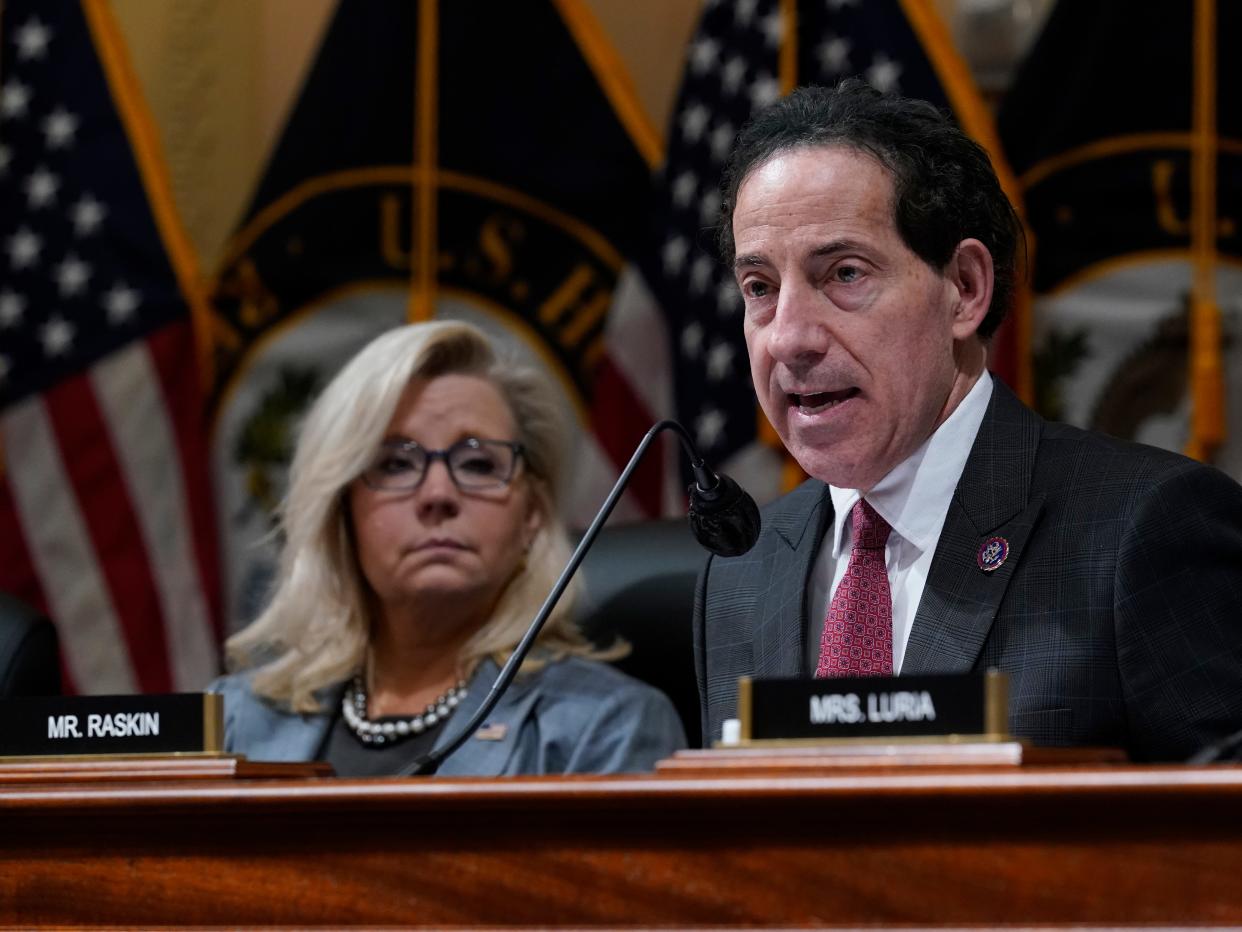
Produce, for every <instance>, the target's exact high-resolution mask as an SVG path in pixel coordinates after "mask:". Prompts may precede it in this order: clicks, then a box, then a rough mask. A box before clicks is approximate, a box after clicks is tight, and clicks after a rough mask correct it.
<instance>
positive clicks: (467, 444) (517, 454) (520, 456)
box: [360, 437, 527, 492]
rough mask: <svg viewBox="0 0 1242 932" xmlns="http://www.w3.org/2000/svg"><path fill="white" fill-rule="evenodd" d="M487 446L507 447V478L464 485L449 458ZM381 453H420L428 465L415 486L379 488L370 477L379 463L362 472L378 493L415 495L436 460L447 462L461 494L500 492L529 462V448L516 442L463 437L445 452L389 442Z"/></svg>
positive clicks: (407, 442) (415, 443) (413, 442)
mask: <svg viewBox="0 0 1242 932" xmlns="http://www.w3.org/2000/svg"><path fill="white" fill-rule="evenodd" d="M484 444H488V445H491V446H501V447H508V448H509V449H510V450H511V451H512V452H513V463H512V465H511V466H510V467H509V472H508V474H507V475H506V476H505V477H504V479H502V480H499V481H496V482H495V483H494V484H490V485H468V484H467V485H462V483H461V480H460V479H458V477H457V471H456V470H455V469H454V468H453V464H452V461H451V460H450V459H449V457H450V456H451V455H452V454H453V453H454V452H455V451H457V450H461V449H475V450H477V449H480V448H481V447H482V446H483V445H484ZM380 450H381V451H384V450H407V451H408V450H418V451H420V452H421V453H422V454H423V455H424V456H425V457H426V462H425V463H424V464H423V470H422V473H421V474H420V475H419V477H418V479H417V481H415V482H414V484H413V485H402V486H385V485H376V484H375V483H374V482H373V481H372V480H371V478H370V476H368V475H367V474H368V473H369V472H371V470H372V469H374V468H375V466H376V465H377V464H375V463H373V464H372V465H370V466H368V467H367V468H366V469H364V470H363V471H362V475H361V477H360V478H361V479H362V482H363V484H364V485H366V487H367V488H369V489H374V490H375V491H377V492H413V491H414V490H415V489H417V488H418V487H419V486H421V485H422V484H423V482H424V481H426V479H427V474H428V473H429V472H431V464H432V463H434V462H435V461H436V460H440V461H441V462H443V463H444V468H445V469H446V470H448V474H449V478H450V479H451V480H452V481H453V485H454V486H456V487H457V489H458V490H459V491H461V492H488V491H495V490H497V489H504V488H508V486H509V485H510V484H512V482H513V480H514V479H515V478H516V477H517V473H518V463H519V462H527V460H526V445H525V444H524V443H521V442H520V441H517V440H491V439H487V438H483V437H464V438H462V439H461V440H458V441H457V442H456V443H454V444H453V445H452V446H450V447H446V448H445V449H443V450H428V449H427V448H426V447H424V446H423V445H422V444H420V443H419V442H418V441H416V440H386V441H384V443H382V444H381V445H380Z"/></svg>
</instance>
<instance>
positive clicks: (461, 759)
mask: <svg viewBox="0 0 1242 932" xmlns="http://www.w3.org/2000/svg"><path fill="white" fill-rule="evenodd" d="M499 673H500V668H499V667H498V666H497V665H496V664H495V663H494V662H493V661H492V660H490V659H485V660H482V661H480V662H479V665H478V666H477V667H476V668H475V671H474V675H473V676H471V677H470V687H469V689H468V690H467V692H466V698H465V699H463V700H462V703H461V705H459V706H458V707H457V709H456V711H454V712H453V717H452V718H450V719H449V720H448V724H447V725H445V726H444V730H443V731H442V732H441V733H440V737H439V738H438V739H436V742H435V748H436V750H439V749H440V748H441V747H442V746H444V745H446V744H448V743H449V742H450V741H452V740H453V739H454V738H456V737H457V736H458V735H459V734H461V732H462V730H463V729H464V728H465V727H466V723H467V722H469V721H470V717H471V716H472V715H474V713H475V712H476V711H477V710H478V708H479V706H481V705H482V704H483V700H484V699H485V698H486V697H487V694H488V692H489V691H490V690H491V687H492V683H494V682H495V680H496V676H497V674H499ZM537 684H538V677H522V676H520V675H519V676H517V677H515V678H514V680H513V682H512V683H510V684H509V688H508V690H506V691H505V694H504V696H503V697H502V698H501V700H500V701H499V702H498V703H496V708H494V709H493V710H492V714H491V715H490V716H489V717H488V718H487V720H486V721H484V722H483V724H482V725H481V726H480V727H479V730H478V731H476V732H475V733H474V734H473V735H471V736H470V737H469V738H467V739H466V741H465V743H463V744H462V746H461V747H459V748H458V749H457V750H456V751H454V752H453V753H452V754H451V755H449V757H448V758H446V759H445V761H444V763H443V764H441V765H440V769H439V770H438V771H437V774H439V775H440V776H454V775H458V776H460V775H467V776H476V777H495V776H500V775H501V774H503V773H504V772H505V767H506V765H507V764H508V762H509V758H510V757H512V756H513V753H514V750H515V749H516V748H517V739H518V733H519V731H520V730H521V726H522V722H523V721H525V719H526V718H527V716H528V715H529V714H530V711H531V708H532V707H533V706H534V704H535V700H536V699H537V698H538V697H539V690H538V688H537ZM480 736H481V737H480Z"/></svg>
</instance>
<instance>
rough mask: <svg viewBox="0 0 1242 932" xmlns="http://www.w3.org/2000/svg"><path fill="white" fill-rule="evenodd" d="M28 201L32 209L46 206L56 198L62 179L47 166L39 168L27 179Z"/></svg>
mask: <svg viewBox="0 0 1242 932" xmlns="http://www.w3.org/2000/svg"><path fill="white" fill-rule="evenodd" d="M24 187H25V189H26V203H28V204H29V205H30V207H31V209H32V210H38V209H39V208H40V207H46V206H47V205H48V204H50V203H52V201H54V200H56V191H57V190H58V189H59V188H60V179H58V178H57V177H56V176H55V175H53V174H52V173H51V172H50V171H48V170H47V169H46V168H42V167H40V168H37V169H35V173H34V174H33V175H31V176H30V177H29V178H27V179H26V184H25V185H24Z"/></svg>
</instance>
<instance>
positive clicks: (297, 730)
mask: <svg viewBox="0 0 1242 932" xmlns="http://www.w3.org/2000/svg"><path fill="white" fill-rule="evenodd" d="M498 672H499V668H498V667H497V666H496V664H495V663H493V662H492V661H490V660H484V661H482V662H481V663H480V664H479V666H478V668H477V669H476V670H475V673H474V675H473V676H472V677H471V680H470V688H469V692H468V693H467V695H466V697H465V699H463V700H462V703H461V705H459V706H458V708H457V710H456V711H455V712H454V713H453V717H452V718H451V719H449V721H448V724H447V725H446V726H445V728H444V730H443V731H441V732H440V735H439V737H438V738H437V740H436V746H437V747H440V746H442V745H444V744H446V743H448V742H449V741H451V740H452V739H453V738H455V737H456V736H457V735H458V734H459V733H460V730H461V729H462V728H463V727H465V724H466V723H467V722H468V721H469V719H470V717H471V716H472V715H473V714H474V711H475V710H476V709H477V708H478V707H479V706H480V705H481V704H482V702H483V699H484V697H485V696H486V695H487V692H488V690H489V689H490V688H491V684H492V682H493V681H494V680H495V678H496V674H497V673H498ZM251 676H252V673H251V672H249V671H248V672H244V673H236V674H233V675H231V676H225V677H221V678H220V679H218V680H216V681H215V682H214V683H212V684H211V686H209V687H208V689H209V690H210V691H211V692H217V693H221V694H222V695H223V696H224V747H225V750H226V751H228V752H230V753H235V754H244V755H245V756H246V757H247V758H249V759H250V760H262V761H308V760H314V759H315V757H316V755H317V754H318V753H319V751H320V748H322V747H323V744H324V739H325V738H326V736H327V734H328V729H329V728H330V727H331V725H332V720H333V718H334V714H335V711H336V709H337V707H338V706H339V704H340V700H341V695H342V693H343V692H344V690H345V686H346V684H345V683H343V682H342V683H338V684H336V685H334V686H332V687H328V688H326V689H324V690H323V692H322V694H321V695H322V698H323V700H324V708H325V711H324V712H322V713H316V714H309V715H308V714H298V713H294V712H290V711H288V710H287V709H283V708H280V707H278V706H277V705H276V704H274V703H272V702H271V701H269V700H267V699H264V698H260V697H259V696H256V695H255V694H254V693H253V692H252V691H251V689H250V678H251ZM685 745H686V738H685V734H684V732H683V730H682V727H681V721H680V719H679V718H678V717H677V713H676V711H674V709H673V706H672V703H670V702H669V701H668V699H667V698H666V697H665V696H664V694H663V693H660V692H658V691H657V690H655V689H653V688H652V687H650V686H648V685H646V684H645V683H641V682H639V681H638V680H635V679H632V678H631V677H628V676H626V675H625V674H623V673H621V672H620V671H618V670H615V669H614V668H612V667H610V666H608V665H607V664H604V663H598V662H596V661H591V660H583V659H581V658H577V657H570V658H566V659H564V660H559V661H556V662H554V663H550V664H548V665H547V666H545V667H543V668H542V669H541V670H538V671H536V672H534V673H531V674H528V675H522V676H519V677H517V679H515V680H514V682H513V683H512V684H511V685H510V687H509V689H508V691H507V692H506V693H505V694H504V696H502V697H501V699H500V702H499V703H497V705H496V708H495V709H493V710H492V714H491V716H490V717H489V718H488V720H487V721H486V722H485V723H484V724H483V726H482V727H481V728H480V729H479V731H478V732H476V734H475V735H474V736H472V737H471V738H469V739H468V740H467V741H466V742H465V743H464V744H463V745H462V746H461V747H460V748H458V749H457V751H455V752H454V753H453V754H452V755H451V756H449V757H448V758H447V759H446V760H445V761H444V763H443V764H442V765H441V766H440V769H439V771H438V773H439V774H440V775H442V776H502V775H504V776H515V775H519V774H553V773H626V772H641V771H650V770H652V769H654V767H655V764H656V761H659V760H661V759H663V758H665V757H667V756H669V755H670V754H672V753H673V751H676V750H678V749H680V748H683V747H685Z"/></svg>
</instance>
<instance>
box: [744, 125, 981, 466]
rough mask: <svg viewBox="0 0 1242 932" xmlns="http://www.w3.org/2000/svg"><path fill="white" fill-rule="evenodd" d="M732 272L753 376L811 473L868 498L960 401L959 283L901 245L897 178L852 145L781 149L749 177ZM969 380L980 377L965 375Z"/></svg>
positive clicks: (963, 332)
mask: <svg viewBox="0 0 1242 932" xmlns="http://www.w3.org/2000/svg"><path fill="white" fill-rule="evenodd" d="M733 237H734V241H735V243H736V255H737V259H736V260H735V265H734V270H735V272H736V275H737V281H738V285H739V286H740V288H741V290H742V296H743V298H744V299H745V303H746V317H745V333H746V345H747V347H748V349H749V351H750V370H751V377H752V378H753V379H754V382H755V391H756V393H757V394H758V396H759V403H760V405H761V406H762V407H763V411H764V413H765V414H766V415H767V416H768V419H769V420H770V421H771V422H772V426H773V427H775V428H776V432H777V433H778V434H779V435H780V438H781V440H782V441H783V442H784V444H785V447H786V448H787V449H788V450H789V452H790V453H791V454H793V457H794V458H795V459H796V460H797V461H798V463H799V464H800V465H801V466H802V468H803V469H804V470H806V472H807V473H808V474H809V475H811V476H814V477H816V478H819V479H822V480H824V481H826V482H830V483H832V484H833V485H836V486H840V487H842V488H856V489H862V490H863V491H866V490H868V489H870V488H871V487H872V486H873V485H875V484H876V482H878V481H879V480H880V479H882V478H883V477H884V476H885V475H886V474H887V473H888V472H889V471H890V470H891V469H892V468H893V467H894V466H896V465H897V464H898V463H900V462H901V461H902V460H904V459H905V458H906V457H907V456H909V455H910V454H911V453H913V452H914V451H915V450H916V449H918V447H919V446H920V445H921V444H922V443H923V441H924V440H926V439H927V438H928V437H929V436H930V435H931V434H932V432H933V431H934V430H935V428H936V427H937V426H938V425H939V424H940V422H941V421H943V420H944V418H945V417H947V416H948V414H949V413H950V411H951V410H952V407H954V406H956V404H957V402H958V401H960V399H961V397H962V396H964V394H965V388H968V387H969V386H968V385H966V386H964V387H963V385H962V379H961V373H959V372H958V367H957V365H956V364H955V358H954V357H955V342H954V341H955V332H956V335H957V337H958V338H959V339H961V338H963V336H964V337H967V338H970V339H974V337H973V331H974V327H973V326H970V327H963V325H962V324H961V323H958V324H956V331H955V310H956V309H957V307H958V306H959V304H960V302H959V301H958V289H957V288H956V287H955V286H954V283H953V281H952V278H951V276H945V275H941V274H940V273H939V272H937V271H936V270H934V269H932V268H931V267H930V266H928V265H927V263H925V262H924V261H923V260H922V259H920V258H919V257H918V256H917V255H915V254H914V253H913V252H911V251H910V249H909V248H908V247H907V246H906V245H905V243H903V242H902V240H901V236H900V235H899V234H898V232H897V228H896V226H895V224H894V220H893V180H892V175H891V174H890V173H889V172H888V171H887V170H886V169H885V168H884V167H883V166H881V165H880V164H879V163H878V162H877V161H875V160H874V159H872V158H870V157H869V156H867V155H865V154H862V153H860V152H857V151H855V150H853V149H849V148H844V147H839V146H830V147H817V148H804V149H795V150H792V151H788V152H783V153H778V154H777V155H775V156H773V157H772V158H771V159H769V160H768V161H767V162H764V163H762V164H761V165H760V166H759V167H758V168H756V169H754V170H753V171H752V172H751V173H750V175H748V176H747V178H746V179H745V181H744V182H743V184H742V186H741V188H740V190H739V191H738V195H737V204H736V208H735V210H734V213H733ZM969 381H970V382H973V381H974V378H973V376H972V377H971V378H970V380H969Z"/></svg>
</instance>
